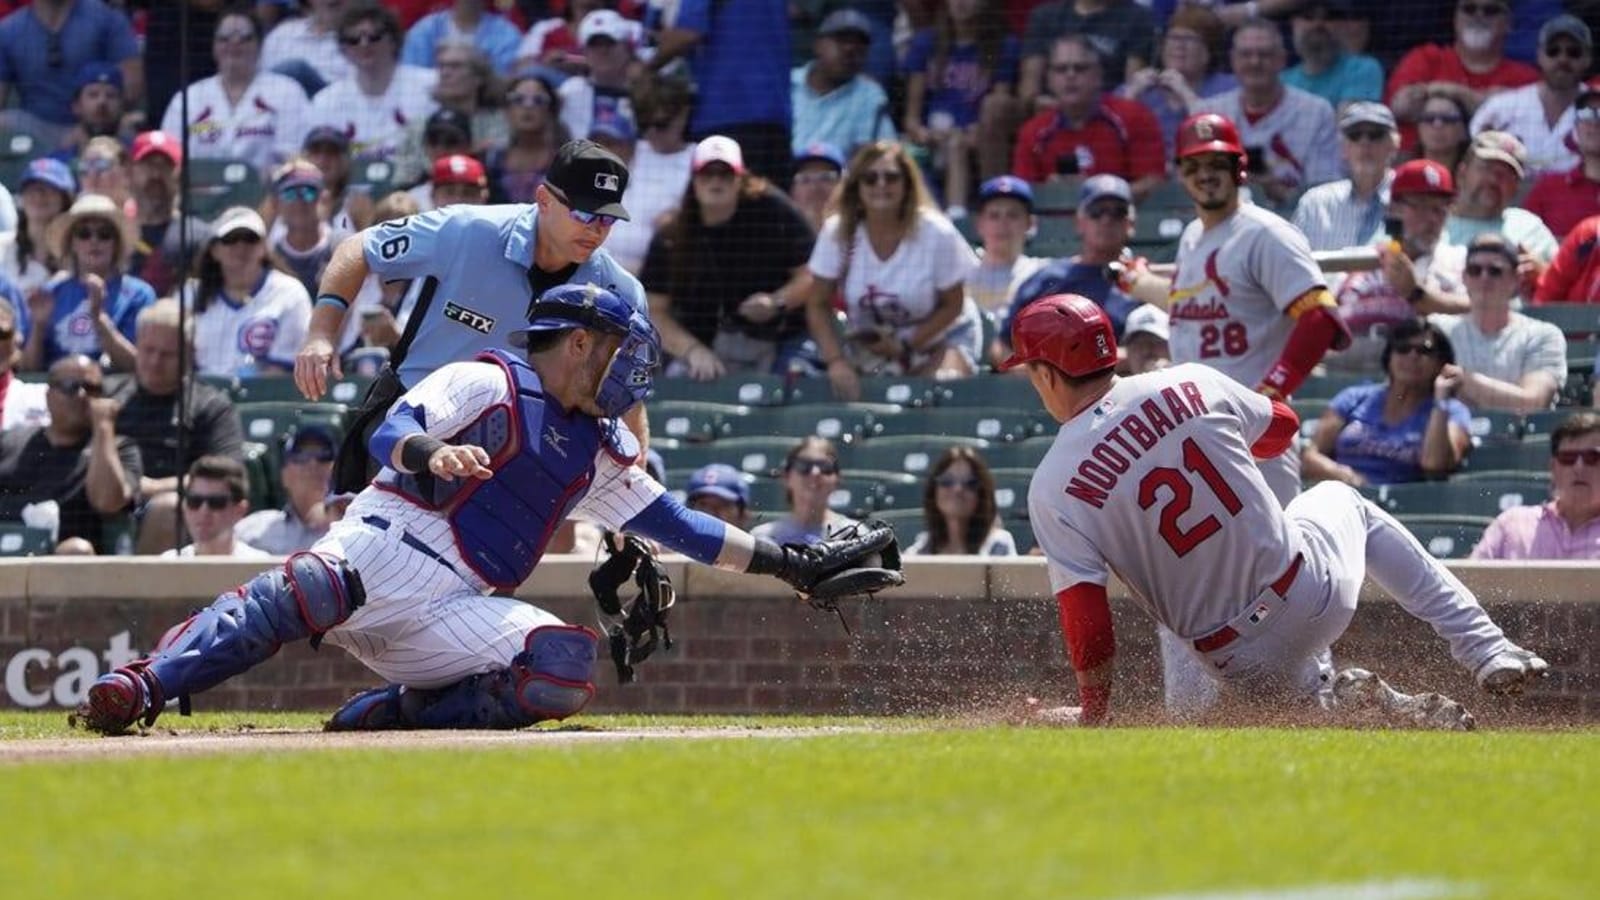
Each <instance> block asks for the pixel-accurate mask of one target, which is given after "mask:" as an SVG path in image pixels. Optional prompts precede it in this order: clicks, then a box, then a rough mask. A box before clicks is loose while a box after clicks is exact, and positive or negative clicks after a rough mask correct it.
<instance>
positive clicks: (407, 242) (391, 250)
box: [378, 234, 411, 259]
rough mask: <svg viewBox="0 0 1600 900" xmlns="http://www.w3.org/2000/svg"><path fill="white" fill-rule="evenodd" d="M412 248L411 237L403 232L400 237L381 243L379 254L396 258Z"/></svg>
mask: <svg viewBox="0 0 1600 900" xmlns="http://www.w3.org/2000/svg"><path fill="white" fill-rule="evenodd" d="M410 249H411V238H410V237H409V236H407V235H404V234H402V235H400V236H399V237H392V238H389V239H388V240H387V241H384V242H383V243H381V244H379V245H378V255H379V256H381V257H383V258H384V259H395V258H397V257H400V256H403V255H404V254H405V252H406V251H407V250H410Z"/></svg>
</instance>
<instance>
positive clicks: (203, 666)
mask: <svg viewBox="0 0 1600 900" xmlns="http://www.w3.org/2000/svg"><path fill="white" fill-rule="evenodd" d="M364 600H365V594H364V593H363V592H362V589H361V581H360V579H359V578H358V577H357V576H356V574H355V572H354V571H352V570H351V569H350V568H349V567H348V566H346V565H345V563H344V561H343V560H341V559H338V558H337V557H333V556H327V555H325V554H321V553H311V552H303V553H296V554H294V555H293V556H291V557H289V558H288V559H287V560H285V561H284V564H283V566H282V567H281V568H277V569H271V570H268V571H266V572H263V573H261V574H260V575H257V576H256V577H255V578H253V579H251V580H250V581H249V582H247V583H246V584H244V585H243V586H241V587H239V588H236V589H234V590H232V591H230V592H228V593H226V594H223V595H222V596H220V597H218V598H217V599H216V601H215V602H213V603H212V604H211V605H210V606H208V607H206V608H205V609H203V610H200V611H199V612H197V613H195V614H194V615H193V616H190V617H189V619H188V621H186V622H184V623H182V624H181V625H179V626H177V627H176V628H173V629H171V630H169V631H168V632H167V633H166V634H165V635H163V636H162V638H161V643H160V644H159V645H158V650H159V652H158V653H157V654H156V655H155V656H154V657H153V658H151V659H150V660H149V661H148V663H147V673H148V675H150V676H151V677H153V678H155V679H156V681H157V682H158V683H159V686H160V689H161V694H162V696H165V697H187V696H188V695H189V694H193V693H198V692H200V691H203V690H206V689H208V688H211V687H214V686H215V685H217V684H220V683H221V682H222V681H224V680H226V679H228V678H231V677H232V676H234V675H237V674H239V673H241V672H243V671H245V670H247V669H249V668H251V667H252V666H255V665H257V664H259V663H261V662H263V661H265V660H267V659H269V658H270V657H271V656H272V655H273V654H274V653H277V652H278V648H279V647H281V646H282V645H283V644H284V643H286V642H288V641H297V640H302V639H304V638H307V637H309V638H312V639H313V640H316V639H317V638H320V637H321V635H322V634H323V633H324V632H326V631H327V630H328V629H329V628H332V627H333V626H335V625H338V624H339V623H340V622H343V621H344V620H346V619H348V618H350V614H351V613H353V612H355V610H356V608H357V607H359V606H360V605H361V603H362V602H363V601H364Z"/></svg>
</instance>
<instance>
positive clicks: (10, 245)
mask: <svg viewBox="0 0 1600 900" xmlns="http://www.w3.org/2000/svg"><path fill="white" fill-rule="evenodd" d="M17 189H18V199H19V200H20V201H21V202H20V205H19V207H18V209H17V212H16V216H17V227H16V229H15V230H14V231H11V232H6V233H3V234H0V276H4V277H5V278H7V279H9V280H10V281H11V283H12V284H15V285H16V286H17V290H19V291H21V292H22V296H23V297H25V298H27V297H32V296H33V295H34V294H35V293H37V292H38V291H40V290H41V289H43V288H44V286H45V283H46V282H48V281H49V280H50V276H51V275H52V274H53V273H54V272H55V270H56V268H57V265H56V262H55V258H54V257H53V256H52V255H51V254H50V241H49V234H50V223H51V222H54V221H55V220H56V219H57V218H58V217H60V216H61V215H62V214H63V213H65V212H66V211H67V208H68V207H70V206H71V205H72V198H73V197H75V196H77V193H78V183H77V180H76V179H74V178H73V177H72V170H71V169H70V168H68V167H67V164H66V163H64V162H62V161H61V160H59V159H50V158H49V157H43V158H40V159H36V160H33V161H32V162H30V163H28V167H27V168H26V169H23V170H22V175H21V177H20V178H18V179H17ZM17 314H18V315H19V316H21V317H23V318H24V319H25V320H26V319H27V318H29V310H27V309H19V310H18V311H17ZM24 330H26V329H24Z"/></svg>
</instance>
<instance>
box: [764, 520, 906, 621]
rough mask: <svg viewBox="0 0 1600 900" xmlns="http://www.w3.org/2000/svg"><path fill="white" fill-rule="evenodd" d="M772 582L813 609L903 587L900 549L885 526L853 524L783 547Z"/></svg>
mask: <svg viewBox="0 0 1600 900" xmlns="http://www.w3.org/2000/svg"><path fill="white" fill-rule="evenodd" d="M783 555H784V561H783V568H782V570H781V571H779V572H778V573H777V574H778V577H780V578H782V579H783V580H784V581H787V582H788V583H789V584H791V585H793V586H794V589H795V590H796V591H798V592H799V594H800V596H801V597H802V598H803V599H804V600H806V601H807V602H808V603H810V604H811V605H812V606H815V607H818V608H819V609H829V610H831V609H836V608H837V607H838V603H839V600H841V599H843V598H845V597H849V596H853V595H857V594H874V593H877V592H878V591H881V590H883V589H884V588H891V587H898V586H899V585H902V584H905V581H906V579H905V575H903V574H902V573H901V571H900V544H899V542H898V541H896V540H895V536H894V529H892V528H890V527H889V525H888V524H887V523H885V522H880V521H866V522H857V523H856V524H854V525H851V526H850V527H848V528H845V529H843V530H842V531H839V532H837V533H835V534H834V535H832V536H831V537H829V538H828V539H827V540H825V541H819V542H818V543H815V544H810V545H801V544H785V545H784V547H783Z"/></svg>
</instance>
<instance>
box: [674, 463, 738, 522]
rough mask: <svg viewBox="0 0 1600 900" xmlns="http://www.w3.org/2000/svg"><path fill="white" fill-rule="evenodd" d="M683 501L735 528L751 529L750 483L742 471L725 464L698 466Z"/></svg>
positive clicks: (690, 506)
mask: <svg viewBox="0 0 1600 900" xmlns="http://www.w3.org/2000/svg"><path fill="white" fill-rule="evenodd" d="M683 503H684V505H685V506H687V507H689V508H690V509H692V510H695V511H697V512H703V513H705V514H706V515H708V516H713V517H715V518H718V519H721V520H722V521H724V522H727V523H728V524H729V525H732V526H734V527H736V528H749V524H748V523H749V521H750V485H749V483H748V481H747V480H746V479H745V474H744V473H743V472H740V471H739V470H738V469H735V468H734V467H733V466H730V465H728V464H726V463H712V464H710V465H708V466H701V467H700V468H698V469H695V470H694V474H692V475H690V476H689V485H688V487H687V488H686V489H685V490H684V497H683Z"/></svg>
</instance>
